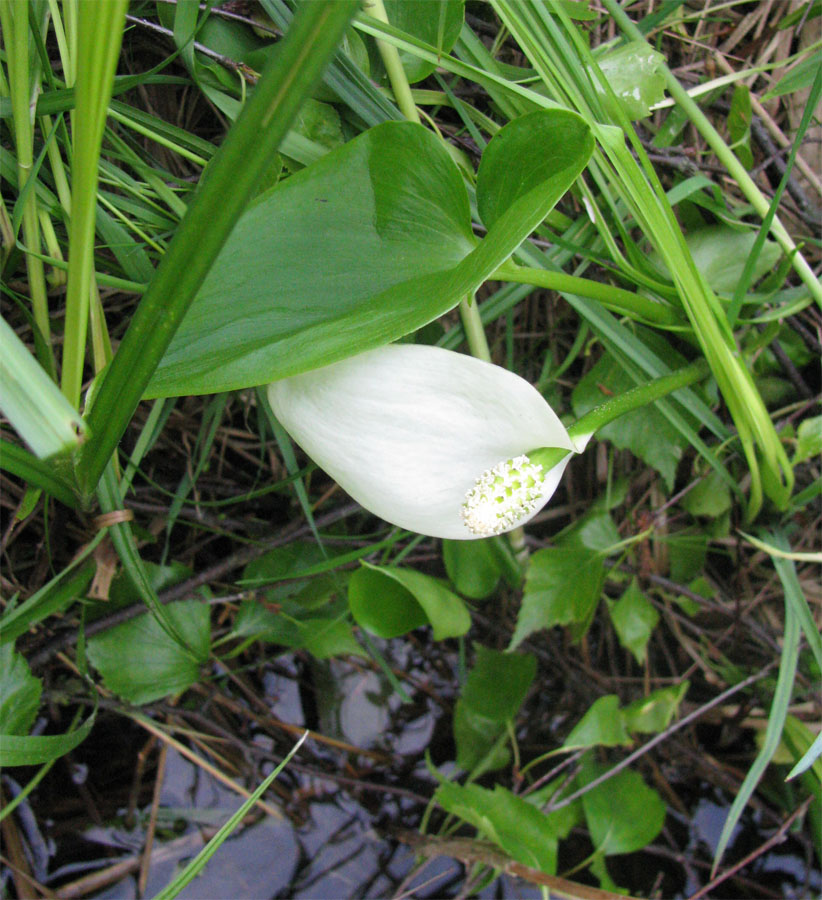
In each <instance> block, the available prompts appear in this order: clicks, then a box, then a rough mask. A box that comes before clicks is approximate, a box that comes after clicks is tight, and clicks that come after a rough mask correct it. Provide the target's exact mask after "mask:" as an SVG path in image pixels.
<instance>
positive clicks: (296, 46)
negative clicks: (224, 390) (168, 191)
mask: <svg viewBox="0 0 822 900" xmlns="http://www.w3.org/2000/svg"><path fill="white" fill-rule="evenodd" d="M354 6H355V0H338V2H333V0H332V2H326V3H308V4H305V5H304V6H302V7H301V10H300V13H299V14H298V15H297V16H296V17H295V19H294V24H293V26H292V27H291V29H290V30H289V32H288V34H287V36H286V37H285V39H284V40H283V44H282V47H281V48H280V52H279V53H278V54H277V55H276V57H275V58H274V59H272V61H271V62H270V63H269V65H268V67H267V68H266V70H265V71H264V73H263V75H262V77H261V78H260V81H259V83H258V84H257V87H256V89H255V90H254V93H253V94H252V95H251V97H250V99H249V100H248V102H247V104H246V105H245V107H244V108H243V111H242V113H241V114H240V116H239V117H238V118H237V121H236V122H235V124H234V126H233V127H232V129H231V131H230V132H229V133H228V136H227V137H226V139H225V142H224V143H223V145H222V147H221V148H220V151H219V153H218V154H217V155H216V156H215V158H214V160H213V162H212V164H211V169H210V172H209V177H208V178H207V179H206V180H205V181H204V182H203V183H202V184H201V186H200V190H199V191H198V193H197V194H196V195H195V197H194V200H193V201H192V203H191V206H190V207H189V209H188V212H187V214H186V216H185V218H184V219H183V221H182V223H181V225H180V228H179V230H178V232H177V234H176V236H175V238H174V240H173V241H172V242H171V245H170V246H169V249H168V251H167V253H166V255H165V256H164V257H163V260H162V262H161V263H160V266H159V267H158V269H157V272H156V274H155V276H154V279H153V280H152V282H151V284H150V285H149V288H148V290H147V291H146V293H145V294H144V296H143V298H142V300H141V302H140V305H139V307H138V308H137V312H136V313H135V315H134V318H133V319H132V322H131V325H130V326H129V329H128V331H127V332H126V335H125V337H124V338H123V341H122V343H121V344H120V347H119V349H118V352H117V354H116V356H115V357H114V359H113V360H112V363H111V365H110V367H109V368H108V370H107V372H106V375H105V377H104V379H103V382H102V384H101V386H100V392H99V395H98V397H97V399H96V402H95V404H94V406H93V407H92V409H91V412H90V414H89V426H90V430H91V432H92V438H91V440H90V441H89V442H88V443H87V444H86V446H85V447H84V449H83V451H82V452H81V454H80V457H79V459H78V463H77V467H78V481H79V483H80V485H81V487H82V488H83V489H84V490H85V491H86V492H90V491H91V490H93V488H94V486H95V485H96V484H97V482H98V481H99V479H100V476H101V475H102V473H103V470H104V468H105V466H106V463H107V461H108V459H109V458H110V456H111V454H112V453H113V452H114V449H115V448H116V446H117V443H118V442H119V440H120V437H121V436H122V434H123V432H124V431H125V428H126V426H127V425H128V422H129V420H130V419H131V416H132V414H133V413H134V410H135V408H136V406H137V403H138V402H139V401H140V398H141V396H142V394H143V390H144V389H145V386H146V385H147V384H148V381H149V379H150V378H151V375H152V373H153V372H154V369H155V368H156V367H157V364H158V363H159V361H160V359H161V358H162V356H163V353H164V352H165V350H166V347H168V344H169V342H170V341H171V338H172V337H173V335H174V332H175V331H176V330H177V327H178V326H179V324H180V322H181V321H182V319H183V316H184V315H185V313H186V311H187V309H188V307H189V306H190V304H191V302H192V300H193V299H194V296H195V294H196V292H197V290H198V288H199V287H200V285H201V284H202V282H203V280H204V278H205V276H206V274H207V273H208V270H209V269H210V267H211V264H212V262H213V260H214V259H215V258H216V256H217V253H218V251H219V249H220V248H221V247H222V245H223V243H224V242H225V240H226V238H227V237H228V235H229V233H230V232H231V229H232V228H233V227H234V224H235V222H236V221H237V219H238V218H239V217H240V214H241V213H242V211H243V210H244V209H245V206H246V204H247V202H248V200H249V199H250V197H251V196H252V195H253V192H254V190H255V188H256V186H257V184H258V180H259V176H260V174H261V172H262V171H263V169H264V167H265V165H266V164H267V161H268V159H269V158H270V156H271V154H272V153H273V152H274V150H275V149H276V148H277V146H278V145H279V144H280V142H281V140H282V139H283V137H284V136H285V134H286V132H287V131H288V129H289V127H290V125H291V122H292V121H293V119H294V116H295V115H296V114H297V111H298V110H299V108H300V106H301V104H302V101H303V99H304V98H305V97H306V96H307V95H308V93H309V92H310V91H311V89H312V88H313V86H314V85H315V83H316V82H317V80H318V78H319V76H320V74H321V73H322V70H323V69H324V67H325V64H326V62H327V61H328V59H329V58H330V57H331V55H332V54H333V52H334V49H335V47H336V45H337V42H338V40H339V38H340V35H341V34H342V32H343V29H344V28H345V26H346V24H347V22H348V20H349V18H350V16H351V15H352V13H353V11H354Z"/></svg>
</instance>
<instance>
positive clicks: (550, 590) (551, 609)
mask: <svg viewBox="0 0 822 900" xmlns="http://www.w3.org/2000/svg"><path fill="white" fill-rule="evenodd" d="M604 581H605V566H604V564H603V562H602V558H601V557H600V556H599V554H598V553H596V552H594V551H593V550H588V549H585V548H582V547H581V548H574V547H546V548H545V549H544V550H538V551H537V552H536V553H535V554H534V555H533V556H532V557H531V562H530V564H529V566H528V574H527V575H526V579H525V592H524V594H523V597H522V607H521V609H520V611H519V616H518V617H517V626H516V629H515V630H514V636H513V638H512V639H511V646H510V647H509V649H512V650H513V649H514V648H515V647H517V646H519V644H520V643H521V642H522V641H523V640H525V638H526V637H528V635H529V634H533V633H534V632H535V631H539V630H540V629H541V628H551V627H552V626H554V625H571V624H578V625H580V626H585V625H586V624H587V623H588V622H589V621H590V618H591V616H592V615H593V612H594V610H595V609H596V605H597V603H598V601H599V596H600V593H601V592H602V585H603V583H604Z"/></svg>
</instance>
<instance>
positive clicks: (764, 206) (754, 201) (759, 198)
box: [603, 0, 822, 306]
mask: <svg viewBox="0 0 822 900" xmlns="http://www.w3.org/2000/svg"><path fill="white" fill-rule="evenodd" d="M603 2H604V4H605V6H606V8H607V9H608V11H609V12H610V13H611V15H612V16H613V17H614V19H615V20H616V22H617V24H618V25H619V27H620V28H621V29H622V31H623V32H624V33H625V34H626V35H628V36H629V37H630V38H631V39H632V40H635V41H642V42H643V43H645V36H644V35H643V34H642V32H641V31H640V30H639V28H637V27H636V25H635V24H634V23H633V22H632V21H631V19H630V18H629V17H628V15H627V13H625V12H624V11H623V10H622V8H621V7H620V5H619V4H618V3H617V0H603ZM661 68H662V72H663V75H664V76H665V81H666V84H667V86H668V93H669V94H670V95H671V97H673V99H674V100H675V101H676V102H677V104H678V105H679V106H680V107H681V108H682V109H683V110H685V112H686V113H687V114H688V118H690V120H691V121H692V122H693V123H694V125H695V126H696V129H697V131H699V133H700V134H701V135H702V137H704V138H705V140H706V141H707V142H708V145H709V146H710V148H711V149H712V150H713V151H714V153H715V154H716V155H717V157H718V158H719V160H720V161H721V162H722V164H723V165H724V166H725V168H726V169H727V170H728V172H730V174H731V175H732V176H733V178H734V180H735V181H736V183H737V184H738V185H739V189H740V190H741V191H742V193H743V194H744V195H745V196H746V197H747V199H748V202H749V203H750V204H751V206H753V208H754V209H755V210H756V212H757V213H758V214H759V216H760V217H762V218H764V217H765V216H767V214H768V209H769V208H770V204H769V203H768V200H767V198H766V197H765V196H764V195H763V194H762V192H761V191H760V190H759V188H758V187H757V186H756V183H755V182H754V180H753V179H752V178H751V176H750V175H749V174H748V173H747V171H746V170H745V167H744V166H743V165H742V163H741V162H740V161H739V160H738V159H737V158H736V156H735V154H734V153H733V151H732V150H731V148H730V147H729V146H728V145H727V144H726V143H725V141H724V140H723V139H722V136H721V135H720V134H719V132H718V131H717V130H716V129H715V128H714V127H713V125H711V123H710V122H709V121H708V118H707V116H706V115H705V114H704V113H703V112H702V110H701V109H700V108H699V106H698V105H697V103H696V102H695V101H694V100H693V99H692V98H691V97H690V96H689V94H688V92H687V91H686V90H685V88H683V87H682V85H681V84H680V83H679V81H678V80H677V78H676V75H674V73H673V72H672V71H671V70H670V69H669V68H668V67H667V66H666V65H664V64H663V65H662V67H661ZM771 233H772V234H773V236H774V237H775V238H776V240H777V241H778V242H779V245H780V246H781V247H782V249H783V250H784V251H785V253H786V254H787V256H788V257H789V258H790V259H791V261H792V263H793V267H794V269H795V270H796V272H797V274H798V275H799V277H800V278H801V279H802V281H804V282H805V284H806V285H807V287H808V290H809V291H810V292H811V296H812V297H813V298H814V299H815V300H816V302H817V303H818V304H819V305H820V306H822V284H820V282H819V279H818V278H817V277H816V276H815V275H814V273H813V269H811V267H810V266H809V265H808V263H807V261H806V260H805V257H804V256H802V254H801V253H800V252H799V251H798V250H797V247H796V244H795V243H794V242H793V239H792V238H791V236H790V234H788V231H787V229H786V228H785V226H784V225H783V224H782V222H780V220H779V219H778V218H777V217H776V216H774V218H773V221H772V222H771Z"/></svg>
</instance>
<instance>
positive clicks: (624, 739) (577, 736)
mask: <svg viewBox="0 0 822 900" xmlns="http://www.w3.org/2000/svg"><path fill="white" fill-rule="evenodd" d="M630 744H631V736H630V735H629V734H628V731H627V729H626V728H625V722H624V721H623V718H622V714H621V712H620V710H619V697H617V695H616V694H607V695H606V696H605V697H600V698H599V699H598V700H595V701H594V703H593V704H592V705H591V707H590V708H589V709H588V711H587V712H586V713H585V715H584V716H583V717H582V718H581V719H580V720H579V722H577V724H576V725H575V726H574V728H573V729H572V730H571V733H570V734H569V735H568V737H567V738H566V739H565V741H564V743H563V745H562V749H563V750H578V749H579V748H581V747H619V746H623V747H627V746H629V745H630Z"/></svg>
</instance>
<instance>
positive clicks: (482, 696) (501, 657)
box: [462, 644, 537, 722]
mask: <svg viewBox="0 0 822 900" xmlns="http://www.w3.org/2000/svg"><path fill="white" fill-rule="evenodd" d="M474 649H475V651H476V660H475V662H474V666H473V668H472V669H471V671H470V673H469V675H468V678H467V680H466V682H465V686H464V687H463V689H462V699H463V700H464V702H465V704H466V705H467V706H468V707H469V708H470V709H471V710H472V711H473V712H475V713H477V714H479V715H481V716H484V717H485V718H487V719H492V720H494V721H497V722H505V721H507V720H508V719H513V718H514V716H515V715H516V714H517V713H518V712H519V708H520V707H521V706H522V703H523V701H524V700H525V695H526V694H527V693H528V689H529V688H530V687H531V684H532V683H533V681H534V677H535V676H536V674H537V660H536V657H535V656H532V655H531V654H530V653H501V652H500V651H499V650H492V649H491V648H490V647H483V646H482V645H481V644H475V645H474Z"/></svg>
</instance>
